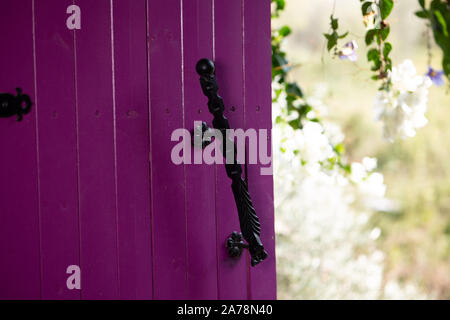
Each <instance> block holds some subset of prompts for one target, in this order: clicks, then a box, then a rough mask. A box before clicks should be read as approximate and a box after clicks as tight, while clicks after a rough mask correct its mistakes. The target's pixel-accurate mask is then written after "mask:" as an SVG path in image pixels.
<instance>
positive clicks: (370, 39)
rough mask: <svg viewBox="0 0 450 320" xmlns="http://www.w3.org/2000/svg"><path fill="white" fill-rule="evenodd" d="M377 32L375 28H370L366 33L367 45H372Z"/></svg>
mask: <svg viewBox="0 0 450 320" xmlns="http://www.w3.org/2000/svg"><path fill="white" fill-rule="evenodd" d="M376 34H377V30H375V29H373V30H369V31H367V33H366V45H368V46H369V45H370V44H371V43H372V42H373V40H374V39H375V35H376Z"/></svg>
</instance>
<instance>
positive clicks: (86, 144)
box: [75, 0, 119, 299]
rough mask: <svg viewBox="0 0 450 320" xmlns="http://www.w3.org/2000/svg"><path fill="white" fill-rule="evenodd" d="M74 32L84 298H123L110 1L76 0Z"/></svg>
mask: <svg viewBox="0 0 450 320" xmlns="http://www.w3.org/2000/svg"><path fill="white" fill-rule="evenodd" d="M75 3H76V4H77V5H78V6H80V8H81V12H82V20H81V30H77V31H76V33H75V35H76V37H75V44H76V71H77V79H76V82H77V101H78V118H79V159H80V220H81V224H80V226H81V227H80V228H81V271H82V281H83V288H82V298H83V299H116V298H118V297H119V281H118V280H119V278H118V277H119V271H118V266H119V261H118V253H117V247H118V235H117V206H116V201H117V194H116V191H117V189H116V174H117V172H116V154H115V143H116V135H115V133H116V130H115V127H114V126H115V123H114V117H115V100H114V99H113V73H112V70H113V61H112V37H111V36H112V34H111V16H112V12H111V6H110V5H111V0H96V1H90V0H77V1H75Z"/></svg>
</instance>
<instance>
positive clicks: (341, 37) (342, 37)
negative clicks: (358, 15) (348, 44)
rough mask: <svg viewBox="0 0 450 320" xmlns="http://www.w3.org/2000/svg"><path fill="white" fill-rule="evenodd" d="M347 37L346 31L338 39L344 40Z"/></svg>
mask: <svg viewBox="0 0 450 320" xmlns="http://www.w3.org/2000/svg"><path fill="white" fill-rule="evenodd" d="M347 35H348V31H347V32H346V33H344V34H341V35H340V36H339V37H338V38H339V39H344V38H345V37H346V36H347Z"/></svg>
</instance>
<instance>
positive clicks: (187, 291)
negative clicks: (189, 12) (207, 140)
mask: <svg viewBox="0 0 450 320" xmlns="http://www.w3.org/2000/svg"><path fill="white" fill-rule="evenodd" d="M183 14H184V12H183V0H180V50H181V114H182V117H183V128H186V118H185V110H184V98H185V97H184V32H183V31H184V30H183V29H184V21H183ZM183 144H184V146H183V148H184V150H186V148H185V147H186V145H185V144H186V141H185V140H183ZM183 179H184V232H185V234H184V238H185V244H184V247H185V250H184V251H185V253H184V256H185V260H186V261H185V294H186V298H187V297H188V293H189V288H188V283H189V282H188V280H189V279H188V278H189V264H188V224H187V210H186V207H187V199H186V164H185V163H183Z"/></svg>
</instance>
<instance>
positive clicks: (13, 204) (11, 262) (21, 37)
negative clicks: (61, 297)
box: [0, 0, 40, 299]
mask: <svg viewBox="0 0 450 320" xmlns="http://www.w3.org/2000/svg"><path fill="white" fill-rule="evenodd" d="M0 12H1V13H2V14H1V15H2V18H1V19H0V42H1V43H2V44H3V50H2V55H1V57H2V58H1V59H0V70H1V71H0V92H1V93H11V94H14V95H16V91H15V88H16V87H20V88H22V89H23V92H24V93H26V94H28V95H29V96H30V97H31V100H32V101H33V102H35V101H36V99H35V94H34V89H35V88H34V83H33V82H34V68H33V32H32V26H33V24H32V3H31V1H30V0H4V1H1V2H0ZM0 137H1V138H0V149H1V150H2V151H1V152H2V156H1V157H0V252H1V258H0V299H39V297H40V267H39V264H40V262H39V242H40V241H39V219H38V192H37V190H38V188H37V161H36V158H37V156H36V105H35V104H34V105H33V106H32V109H31V112H30V113H29V114H27V115H25V116H24V118H23V121H22V122H17V121H16V117H12V118H0Z"/></svg>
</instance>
